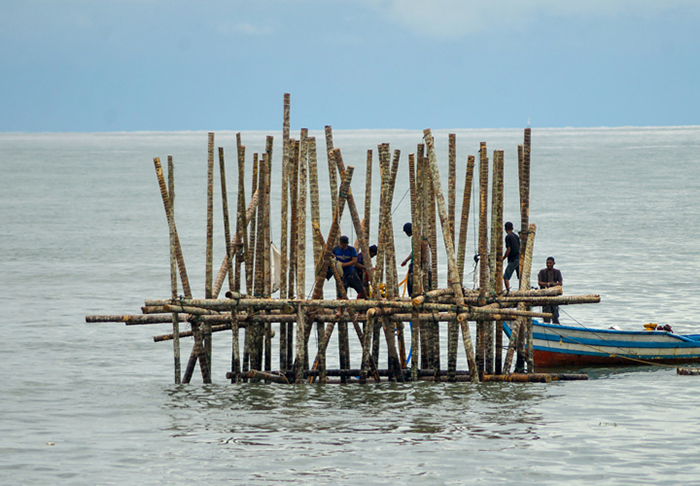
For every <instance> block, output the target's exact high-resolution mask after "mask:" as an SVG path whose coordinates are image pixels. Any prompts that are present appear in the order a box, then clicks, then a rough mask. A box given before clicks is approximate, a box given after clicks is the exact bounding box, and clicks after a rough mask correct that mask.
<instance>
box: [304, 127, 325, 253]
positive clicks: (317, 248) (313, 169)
mask: <svg viewBox="0 0 700 486" xmlns="http://www.w3.org/2000/svg"><path fill="white" fill-rule="evenodd" d="M307 143H308V151H309V195H310V198H311V224H312V225H313V224H314V223H315V224H317V225H320V224H321V208H320V201H319V192H318V160H317V154H316V138H314V137H309V138H307ZM312 236H313V238H312V241H313V248H314V264H315V262H317V261H318V257H319V256H320V255H321V251H323V241H321V240H320V239H319V238H317V237H316V233H312Z"/></svg>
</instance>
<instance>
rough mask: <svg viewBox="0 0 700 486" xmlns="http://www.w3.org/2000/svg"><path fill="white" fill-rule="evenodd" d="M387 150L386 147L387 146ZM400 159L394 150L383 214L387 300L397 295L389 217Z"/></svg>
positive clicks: (394, 248)
mask: <svg viewBox="0 0 700 486" xmlns="http://www.w3.org/2000/svg"><path fill="white" fill-rule="evenodd" d="M387 149H388V146H387ZM400 157H401V151H400V150H394V157H393V159H392V163H391V173H390V174H391V178H390V179H389V194H388V197H387V201H386V205H387V208H386V211H385V213H384V217H385V220H384V227H385V228H386V236H387V238H386V241H385V242H384V245H385V246H386V250H387V252H386V265H387V270H388V271H387V274H386V275H387V278H386V288H387V294H386V296H387V298H388V299H389V300H392V299H394V298H396V297H398V295H399V289H398V275H397V273H396V245H395V243H394V232H393V230H392V228H393V227H394V221H393V217H392V215H391V212H392V208H393V205H394V190H395V188H396V176H397V173H398V170H399V160H400Z"/></svg>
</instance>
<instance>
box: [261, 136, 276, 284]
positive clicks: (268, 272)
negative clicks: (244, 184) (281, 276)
mask: <svg viewBox="0 0 700 486" xmlns="http://www.w3.org/2000/svg"><path fill="white" fill-rule="evenodd" d="M273 143H274V138H273V137H272V136H270V135H268V136H267V137H266V140H265V156H264V157H263V158H264V159H265V206H264V211H265V213H264V214H265V231H264V233H263V235H264V238H263V252H264V255H265V258H264V259H263V263H264V272H265V273H264V275H265V282H264V287H263V288H264V289H265V292H264V293H265V297H266V298H270V295H271V294H272V261H271V259H270V242H271V241H272V233H271V229H270V215H271V211H270V185H271V182H272V147H273Z"/></svg>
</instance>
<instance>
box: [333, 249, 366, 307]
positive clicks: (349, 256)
mask: <svg viewBox="0 0 700 486" xmlns="http://www.w3.org/2000/svg"><path fill="white" fill-rule="evenodd" d="M349 241H350V240H348V237H347V236H341V237H340V239H339V240H338V246H336V247H335V248H334V249H333V254H334V255H335V259H336V262H337V265H338V266H339V267H342V269H343V278H342V282H343V287H344V288H345V291H346V292H347V290H348V287H352V288H353V289H355V292H357V298H358V299H366V298H367V293H366V292H365V286H364V285H362V280H360V276H359V275H358V274H357V270H355V264H356V263H357V251H356V250H355V248H354V247H352V246H350V245H349V244H348V243H349ZM338 298H339V299H340V295H338Z"/></svg>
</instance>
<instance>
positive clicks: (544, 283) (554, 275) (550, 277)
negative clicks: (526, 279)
mask: <svg viewBox="0 0 700 486" xmlns="http://www.w3.org/2000/svg"><path fill="white" fill-rule="evenodd" d="M537 280H538V282H539V285H540V288H541V289H548V288H550V287H561V286H562V285H564V279H563V278H562V277H561V272H560V271H559V270H558V269H556V268H554V257H548V258H547V268H543V269H542V270H540V273H538V274H537ZM542 312H547V313H549V314H552V322H553V323H554V324H559V306H558V305H544V306H542ZM544 322H546V323H547V324H549V318H547V317H545V318H544Z"/></svg>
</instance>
